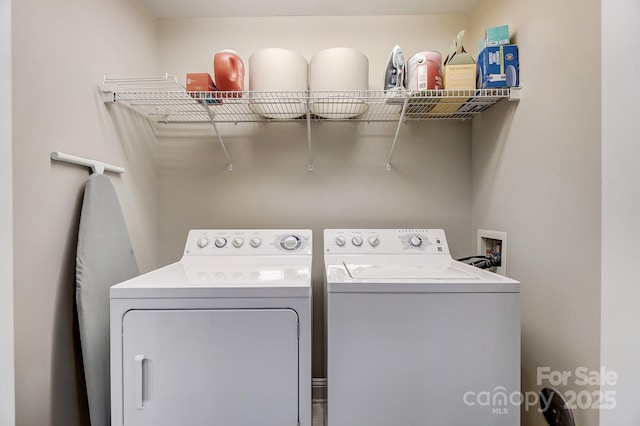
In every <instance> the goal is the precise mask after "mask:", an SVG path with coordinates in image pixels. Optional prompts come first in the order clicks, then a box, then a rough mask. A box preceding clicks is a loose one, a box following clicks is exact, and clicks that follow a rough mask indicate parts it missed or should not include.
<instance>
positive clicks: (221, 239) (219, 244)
mask: <svg viewBox="0 0 640 426" xmlns="http://www.w3.org/2000/svg"><path fill="white" fill-rule="evenodd" d="M215 245H216V247H218V248H222V247H224V246H226V245H227V239H226V238H225V237H218V238H216V241H215Z"/></svg>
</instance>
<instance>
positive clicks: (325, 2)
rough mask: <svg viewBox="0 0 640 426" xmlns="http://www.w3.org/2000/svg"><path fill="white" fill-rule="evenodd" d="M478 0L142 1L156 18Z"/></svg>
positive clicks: (391, 8)
mask: <svg viewBox="0 0 640 426" xmlns="http://www.w3.org/2000/svg"><path fill="white" fill-rule="evenodd" d="M480 1H481V0H386V1H385V0H270V1H263V0H144V2H145V3H146V4H147V5H148V6H149V8H150V9H151V11H152V13H153V14H154V15H155V16H157V17H159V18H193V17H216V16H217V17H255V16H358V15H431V14H436V15H437V14H459V13H461V14H466V13H469V12H471V11H472V10H473V8H474V7H475V6H476V5H477V4H478V3H480Z"/></svg>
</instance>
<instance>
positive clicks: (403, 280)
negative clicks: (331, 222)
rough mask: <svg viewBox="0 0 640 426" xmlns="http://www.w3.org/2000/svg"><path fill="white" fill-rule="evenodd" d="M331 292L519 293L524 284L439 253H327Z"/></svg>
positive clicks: (328, 282)
mask: <svg viewBox="0 0 640 426" xmlns="http://www.w3.org/2000/svg"><path fill="white" fill-rule="evenodd" d="M325 273H326V282H327V291H328V292H329V293H339V292H343V293H519V292H520V283H519V282H518V281H515V280H512V279H510V278H507V277H503V276H502V275H497V274H494V273H491V272H488V271H485V270H483V269H479V268H475V267H473V266H470V265H466V264H464V263H462V262H458V261H455V260H451V258H450V257H448V256H439V255H435V256H434V255H413V256H412V255H396V256H389V255H375V256H372V255H365V256H334V255H325Z"/></svg>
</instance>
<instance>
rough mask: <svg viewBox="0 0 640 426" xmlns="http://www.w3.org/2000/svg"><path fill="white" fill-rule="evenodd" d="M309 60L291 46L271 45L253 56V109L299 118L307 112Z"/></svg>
mask: <svg viewBox="0 0 640 426" xmlns="http://www.w3.org/2000/svg"><path fill="white" fill-rule="evenodd" d="M308 72H309V63H308V62H307V60H306V59H305V58H304V57H303V56H302V55H300V54H299V53H297V52H294V51H293V50H289V49H281V48H268V49H262V50H259V51H257V52H255V53H254V54H253V55H251V57H250V58H249V91H250V92H251V95H250V96H251V103H250V107H251V110H252V111H253V112H255V113H257V114H260V115H262V116H264V117H267V118H274V119H289V118H297V117H300V116H302V115H304V114H305V113H306V112H307V104H306V99H305V96H306V91H307V90H308V89H309V83H308Z"/></svg>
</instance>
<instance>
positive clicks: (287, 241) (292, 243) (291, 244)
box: [280, 235, 300, 250]
mask: <svg viewBox="0 0 640 426" xmlns="http://www.w3.org/2000/svg"><path fill="white" fill-rule="evenodd" d="M280 245H281V246H282V248H283V249H285V250H295V249H297V248H298V246H299V245H300V239H299V238H298V237H296V236H295V235H289V236H287V237H284V238H283V239H282V240H280Z"/></svg>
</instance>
